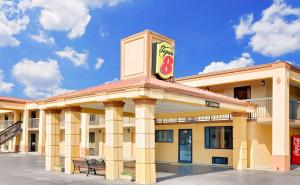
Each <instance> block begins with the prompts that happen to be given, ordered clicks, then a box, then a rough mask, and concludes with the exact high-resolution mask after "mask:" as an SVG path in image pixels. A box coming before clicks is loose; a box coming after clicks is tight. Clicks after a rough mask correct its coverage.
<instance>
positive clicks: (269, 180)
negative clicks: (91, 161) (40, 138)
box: [0, 153, 300, 185]
mask: <svg viewBox="0 0 300 185" xmlns="http://www.w3.org/2000/svg"><path fill="white" fill-rule="evenodd" d="M44 165H45V163H44V157H40V156H38V155H33V154H14V153H1V154H0V185H50V184H57V185H62V184H63V185H69V184H70V185H71V184H72V185H77V184H78V185H79V184H80V185H96V184H97V185H101V184H116V185H117V184H122V185H132V184H135V183H133V182H128V181H108V180H105V179H104V177H103V176H95V175H90V176H89V177H86V174H76V175H66V174H64V173H59V172H46V171H45V170H44ZM157 181H158V183H157V184H159V185H167V184H168V185H176V184H178V185H296V184H300V170H299V169H296V170H293V171H291V172H288V173H278V172H271V171H262V170H242V171H236V170H231V169H229V168H220V167H211V166H201V165H176V164H175V165H170V164H164V163H158V164H157Z"/></svg>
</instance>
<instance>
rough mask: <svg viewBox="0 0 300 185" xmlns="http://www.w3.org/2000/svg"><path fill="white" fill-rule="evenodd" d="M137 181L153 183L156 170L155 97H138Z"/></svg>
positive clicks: (136, 106)
mask: <svg viewBox="0 0 300 185" xmlns="http://www.w3.org/2000/svg"><path fill="white" fill-rule="evenodd" d="M134 103H135V118H136V126H135V130H136V145H135V146H136V182H137V183H139V184H153V183H155V182H156V170H155V122H154V118H155V117H154V116H155V103H156V100H154V99H146V98H143V99H136V100H134Z"/></svg>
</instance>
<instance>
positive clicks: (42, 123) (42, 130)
mask: <svg viewBox="0 0 300 185" xmlns="http://www.w3.org/2000/svg"><path fill="white" fill-rule="evenodd" d="M39 114H40V115H39V142H38V146H39V148H38V152H39V154H40V155H44V154H45V141H46V114H45V110H43V109H40V110H39Z"/></svg>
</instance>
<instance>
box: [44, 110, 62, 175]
mask: <svg viewBox="0 0 300 185" xmlns="http://www.w3.org/2000/svg"><path fill="white" fill-rule="evenodd" d="M60 112H61V110H57V109H53V110H46V170H47V171H54V170H55V167H57V166H59V165H60V164H59V142H60V134H59V115H60Z"/></svg>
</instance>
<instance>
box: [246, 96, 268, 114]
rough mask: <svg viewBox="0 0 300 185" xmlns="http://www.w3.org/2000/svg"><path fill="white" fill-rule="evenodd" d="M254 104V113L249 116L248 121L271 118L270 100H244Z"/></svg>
mask: <svg viewBox="0 0 300 185" xmlns="http://www.w3.org/2000/svg"><path fill="white" fill-rule="evenodd" d="M245 101H247V102H250V103H254V104H256V111H255V112H254V113H250V114H249V118H250V119H257V118H271V117H272V98H271V97H266V98H256V99H248V100H245Z"/></svg>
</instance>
